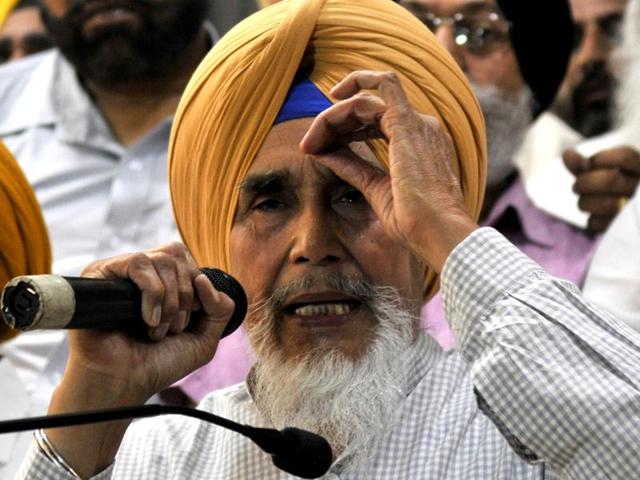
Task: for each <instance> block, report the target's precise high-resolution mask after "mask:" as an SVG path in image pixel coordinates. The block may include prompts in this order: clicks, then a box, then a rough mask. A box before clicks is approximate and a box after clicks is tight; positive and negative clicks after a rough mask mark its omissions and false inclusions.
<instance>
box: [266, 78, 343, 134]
mask: <svg viewBox="0 0 640 480" xmlns="http://www.w3.org/2000/svg"><path fill="white" fill-rule="evenodd" d="M331 105H333V104H332V103H331V102H330V101H329V99H328V98H327V97H325V96H324V94H323V93H322V92H321V91H320V90H319V89H318V87H316V86H315V84H314V83H313V82H312V81H311V80H309V79H307V78H305V79H303V80H298V81H295V80H294V83H293V85H292V86H291V88H290V89H289V93H288V94H287V98H286V99H285V101H284V104H283V105H282V108H281V109H280V112H279V113H278V116H277V117H276V121H275V122H273V124H274V125H277V124H279V123H282V122H286V121H288V120H295V119H296V118H308V117H315V116H317V115H318V114H319V113H320V112H322V111H323V110H326V109H327V108H329V107H330V106H331Z"/></svg>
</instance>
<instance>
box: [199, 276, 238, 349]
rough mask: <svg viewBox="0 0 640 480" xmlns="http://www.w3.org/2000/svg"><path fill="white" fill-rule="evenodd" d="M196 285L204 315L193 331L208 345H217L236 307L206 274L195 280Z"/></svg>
mask: <svg viewBox="0 0 640 480" xmlns="http://www.w3.org/2000/svg"><path fill="white" fill-rule="evenodd" d="M194 285H195V287H196V293H197V294H198V299H199V300H200V304H201V306H202V310H203V312H204V315H203V316H202V318H201V319H200V320H199V321H198V322H195V325H194V330H193V331H194V333H196V334H198V335H199V336H202V337H203V339H204V340H205V341H206V342H207V343H209V342H216V343H217V342H218V340H219V339H220V337H221V336H222V332H224V329H225V327H226V326H227V323H228V322H229V319H230V318H231V315H232V314H233V310H234V308H235V305H234V303H233V300H231V299H230V298H229V297H228V296H227V295H225V294H224V293H221V292H219V291H218V290H216V289H215V288H214V286H213V285H212V284H211V282H210V281H209V279H208V278H207V277H206V276H205V275H204V274H200V275H198V276H197V277H196V278H195V280H194Z"/></svg>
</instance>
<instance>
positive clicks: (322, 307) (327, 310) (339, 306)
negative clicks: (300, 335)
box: [295, 303, 351, 317]
mask: <svg viewBox="0 0 640 480" xmlns="http://www.w3.org/2000/svg"><path fill="white" fill-rule="evenodd" d="M348 313H351V305H349V304H348V303H318V304H315V305H314V304H312V305H305V306H304V307H298V308H296V310H295V314H296V315H299V316H301V317H311V316H314V315H347V314H348Z"/></svg>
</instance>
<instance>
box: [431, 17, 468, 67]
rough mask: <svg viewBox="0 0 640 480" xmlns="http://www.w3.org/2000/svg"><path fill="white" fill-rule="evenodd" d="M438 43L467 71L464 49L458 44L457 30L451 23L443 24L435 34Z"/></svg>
mask: <svg viewBox="0 0 640 480" xmlns="http://www.w3.org/2000/svg"><path fill="white" fill-rule="evenodd" d="M434 35H435V36H436V38H437V39H438V41H439V42H440V43H441V44H442V45H443V46H444V48H446V49H447V51H448V52H449V53H450V54H451V56H452V57H453V59H454V60H455V61H456V63H457V64H458V65H459V66H460V68H462V69H463V70H464V69H465V66H466V65H465V58H464V52H463V51H462V47H460V45H458V44H457V43H456V39H455V29H454V27H453V25H451V24H450V23H443V24H442V25H440V26H439V27H438V28H437V29H436V30H435V32H434Z"/></svg>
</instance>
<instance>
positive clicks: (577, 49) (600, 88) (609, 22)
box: [515, 0, 640, 233]
mask: <svg viewBox="0 0 640 480" xmlns="http://www.w3.org/2000/svg"><path fill="white" fill-rule="evenodd" d="M570 4H571V11H572V16H573V18H574V23H575V31H576V34H575V41H574V49H573V53H572V56H571V61H570V64H569V69H568V72H567V76H566V78H565V81H564V82H563V85H562V88H561V89H560V93H559V95H558V97H557V99H556V101H555V102H554V105H553V107H552V112H553V113H552V112H547V113H545V114H544V115H542V116H541V117H540V118H539V119H538V120H537V121H536V123H535V124H534V125H533V126H532V128H531V129H530V131H529V133H528V134H527V138H526V139H525V142H524V144H523V148H522V149H521V151H520V152H519V154H518V155H517V156H516V160H515V162H516V164H517V165H518V167H519V169H520V172H521V174H522V176H523V179H524V181H525V186H526V189H527V192H528V193H529V195H530V197H531V199H532V201H533V203H534V204H535V205H536V206H537V207H539V208H540V209H542V210H544V211H546V212H547V213H550V214H551V215H553V216H556V217H557V218H560V219H562V220H565V221H567V222H569V223H571V224H573V225H575V226H578V227H582V228H587V229H588V230H589V231H591V232H595V233H600V232H603V231H605V230H606V228H607V227H608V225H609V224H610V223H611V221H612V220H613V219H614V218H615V216H616V215H617V214H618V212H619V211H620V208H621V205H622V204H623V203H624V202H621V201H620V199H621V198H624V199H628V198H630V196H631V195H633V193H634V192H635V190H636V188H637V184H638V182H639V181H640V175H639V174H638V171H640V155H638V153H637V151H636V150H635V149H633V148H629V147H628V146H627V145H624V144H622V143H621V141H622V139H621V138H620V136H619V132H617V131H616V130H615V128H614V127H615V125H614V119H615V117H616V104H615V102H614V101H613V98H614V89H615V87H616V85H617V83H618V79H619V76H620V71H621V67H622V65H621V63H622V62H621V61H619V60H618V59H616V55H615V51H616V48H617V47H618V46H619V44H620V38H621V34H620V24H621V20H622V17H623V13H624V9H625V5H626V4H627V0H571V1H570ZM612 148H615V151H614V152H611V153H610V154H607V153H600V152H601V151H603V150H607V149H612ZM568 149H569V150H568ZM565 152H566V153H565ZM596 153H598V154H599V155H598V156H597V157H595V156H594V155H595V154H596ZM592 157H593V158H592ZM563 160H564V162H563Z"/></svg>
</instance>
